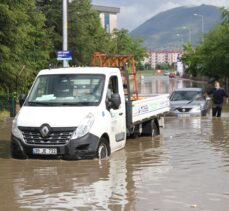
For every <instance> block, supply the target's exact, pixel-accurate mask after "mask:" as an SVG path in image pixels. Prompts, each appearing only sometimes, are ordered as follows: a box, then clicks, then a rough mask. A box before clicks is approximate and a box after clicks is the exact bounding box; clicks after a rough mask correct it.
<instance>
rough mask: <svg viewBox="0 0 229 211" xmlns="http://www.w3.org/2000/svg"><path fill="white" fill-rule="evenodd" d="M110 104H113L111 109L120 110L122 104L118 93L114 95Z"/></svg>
mask: <svg viewBox="0 0 229 211" xmlns="http://www.w3.org/2000/svg"><path fill="white" fill-rule="evenodd" d="M110 102H111V108H113V109H118V108H119V106H120V104H121V98H120V95H119V94H118V93H114V94H112V95H111V99H110Z"/></svg>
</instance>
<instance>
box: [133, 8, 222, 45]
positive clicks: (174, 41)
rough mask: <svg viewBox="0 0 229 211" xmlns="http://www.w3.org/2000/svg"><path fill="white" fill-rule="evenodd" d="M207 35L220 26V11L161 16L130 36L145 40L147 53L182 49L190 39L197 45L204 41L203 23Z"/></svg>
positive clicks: (184, 10) (172, 12) (179, 10)
mask: <svg viewBox="0 0 229 211" xmlns="http://www.w3.org/2000/svg"><path fill="white" fill-rule="evenodd" d="M194 14H201V15H203V17H204V32H205V33H206V32H208V31H209V30H210V29H211V28H212V27H213V26H215V25H216V24H217V23H219V21H220V18H221V12H220V9H219V8H218V7H215V6H210V5H201V6H195V7H178V8H175V9H171V10H167V11H165V12H161V13H159V14H158V15H156V16H154V17H152V18H151V19H149V20H147V21H146V22H144V23H143V24H142V25H140V26H139V27H137V28H136V29H134V30H133V31H132V32H130V35H132V36H135V37H143V38H144V44H145V46H147V48H148V49H164V48H165V49H170V48H179V47H181V45H182V41H183V43H186V42H188V40H189V39H190V38H191V41H192V44H194V45H196V44H197V43H198V42H199V41H200V40H201V34H202V33H201V32H202V24H201V23H202V20H201V17H200V16H194Z"/></svg>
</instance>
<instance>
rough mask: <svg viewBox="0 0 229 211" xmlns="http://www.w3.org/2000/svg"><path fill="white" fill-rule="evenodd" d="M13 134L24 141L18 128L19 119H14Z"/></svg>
mask: <svg viewBox="0 0 229 211" xmlns="http://www.w3.org/2000/svg"><path fill="white" fill-rule="evenodd" d="M12 134H13V136H15V137H17V138H19V139H21V140H23V135H22V132H21V131H20V130H19V129H18V126H17V117H15V118H14V120H13V123H12Z"/></svg>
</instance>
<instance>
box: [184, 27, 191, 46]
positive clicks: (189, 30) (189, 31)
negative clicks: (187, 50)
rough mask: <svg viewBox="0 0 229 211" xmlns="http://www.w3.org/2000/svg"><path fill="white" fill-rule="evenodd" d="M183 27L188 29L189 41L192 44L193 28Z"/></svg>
mask: <svg viewBox="0 0 229 211" xmlns="http://www.w3.org/2000/svg"><path fill="white" fill-rule="evenodd" d="M183 29H187V30H188V41H189V42H190V43H191V44H192V31H191V29H189V28H187V27H186V26H184V27H183Z"/></svg>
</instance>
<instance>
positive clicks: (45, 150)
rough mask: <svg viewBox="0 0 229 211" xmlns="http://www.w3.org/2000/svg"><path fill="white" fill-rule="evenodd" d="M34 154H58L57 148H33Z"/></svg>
mask: <svg viewBox="0 0 229 211" xmlns="http://www.w3.org/2000/svg"><path fill="white" fill-rule="evenodd" d="M33 154H34V155H56V154H57V148H33Z"/></svg>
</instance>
